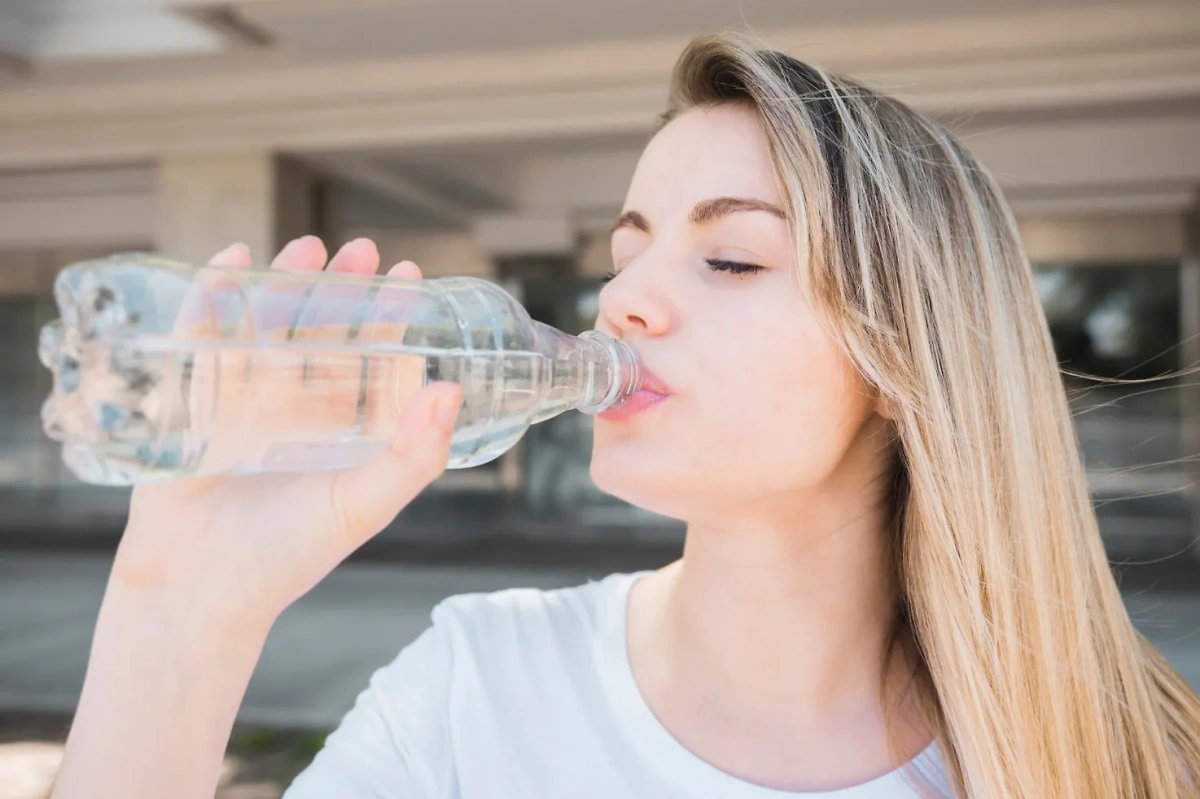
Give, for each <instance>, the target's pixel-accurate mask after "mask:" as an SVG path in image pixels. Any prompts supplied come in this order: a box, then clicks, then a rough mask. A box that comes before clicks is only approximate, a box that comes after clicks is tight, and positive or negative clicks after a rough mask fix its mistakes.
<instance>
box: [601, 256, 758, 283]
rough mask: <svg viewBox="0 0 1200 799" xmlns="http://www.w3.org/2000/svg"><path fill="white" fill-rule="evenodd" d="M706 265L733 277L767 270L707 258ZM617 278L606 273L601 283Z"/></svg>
mask: <svg viewBox="0 0 1200 799" xmlns="http://www.w3.org/2000/svg"><path fill="white" fill-rule="evenodd" d="M704 263H706V264H708V268H709V269H711V270H713V271H714V272H728V273H729V274H731V275H753V274H757V273H759V272H761V271H763V270H764V269H766V267H765V266H759V265H757V264H748V263H743V262H742V261H726V260H724V259H722V258H706V259H705V260H704ZM616 276H617V273H616V272H614V271H609V272H606V273H605V274H604V277H602V278H600V282H602V283H607V282H609V281H610V280H612V279H613V278H614V277H616Z"/></svg>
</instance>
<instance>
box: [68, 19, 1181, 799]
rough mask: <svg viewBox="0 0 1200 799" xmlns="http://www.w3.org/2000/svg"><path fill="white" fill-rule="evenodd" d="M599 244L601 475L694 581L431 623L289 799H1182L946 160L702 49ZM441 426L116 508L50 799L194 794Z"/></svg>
mask: <svg viewBox="0 0 1200 799" xmlns="http://www.w3.org/2000/svg"><path fill="white" fill-rule="evenodd" d="M612 246H613V260H614V265H615V272H614V276H613V279H612V280H611V282H610V283H609V284H608V285H607V286H606V287H605V289H604V290H603V293H602V294H601V301H600V302H601V306H600V320H599V322H598V326H599V327H601V328H602V329H604V330H606V331H607V332H609V333H612V334H613V335H616V336H619V337H621V338H623V339H625V340H627V341H629V342H630V343H631V344H632V345H633V346H634V347H635V348H636V349H637V350H638V351H639V352H640V354H641V356H642V357H643V359H644V360H645V363H646V365H647V366H648V368H649V369H650V370H652V371H653V372H655V373H656V374H657V378H656V379H654V380H652V381H651V383H650V387H651V388H652V389H653V390H654V391H655V392H656V393H657V394H658V395H660V400H659V401H657V402H655V403H654V404H652V405H651V406H650V407H648V408H647V409H646V410H644V411H642V412H641V413H638V414H635V415H633V416H630V417H628V418H619V417H618V418H601V419H599V420H598V421H597V423H596V433H595V452H594V455H593V462H592V474H593V477H594V479H595V481H596V482H597V484H598V485H599V486H600V487H601V488H603V489H605V490H606V491H608V492H610V493H612V494H615V495H617V496H619V497H621V498H623V499H626V500H628V501H630V502H632V503H635V504H637V505H639V506H642V507H645V508H648V509H650V510H653V511H657V512H659V513H663V514H667V515H670V516H674V517H677V518H680V519H683V520H686V521H687V523H688V533H687V539H686V544H685V547H684V554H683V557H682V558H681V559H680V560H679V561H678V562H676V563H674V564H672V565H670V566H668V567H666V568H664V569H661V570H659V571H657V572H653V573H650V574H642V575H614V576H613V577H610V578H608V579H606V580H604V581H601V582H598V583H592V584H589V585H586V586H582V587H579V588H575V589H570V590H565V591H555V592H536V591H510V592H503V593H500V594H495V595H491V596H465V597H457V598H452V599H450V600H447V601H446V602H444V603H442V604H441V605H440V606H439V607H438V608H437V610H435V612H434V614H433V625H432V627H430V628H429V629H428V630H427V631H426V632H425V633H424V634H423V635H422V636H421V637H420V638H419V639H418V640H417V641H416V642H415V643H413V644H412V645H411V646H409V647H408V648H406V649H405V650H404V651H403V652H401V654H400V656H399V658H398V659H397V660H396V661H395V662H394V663H392V664H391V665H389V666H387V667H385V668H383V669H381V670H380V671H379V672H378V673H377V674H376V675H375V677H374V678H373V679H372V681H371V686H370V687H369V688H368V689H367V690H366V691H365V692H364V693H363V694H362V696H361V697H360V698H359V701H358V703H357V704H356V706H355V708H354V709H353V710H352V711H351V713H350V714H349V715H348V716H347V717H346V719H345V720H344V722H343V724H342V726H341V728H340V729H339V730H338V731H337V732H335V733H334V734H333V735H332V736H331V737H330V738H329V740H328V742H327V745H326V748H325V750H324V751H323V752H322V753H321V754H320V755H318V757H317V758H316V760H315V761H314V763H313V765H312V766H311V767H310V768H309V770H308V771H307V772H306V773H305V774H303V775H302V776H301V777H300V778H299V779H298V780H297V782H296V783H295V785H294V786H293V787H292V789H291V790H290V792H289V793H288V797H290V798H291V799H310V797H324V796H337V797H342V798H343V799H359V798H360V797H363V798H365V797H389V798H390V797H396V798H397V799H400V798H401V797H403V798H404V799H409V798H410V797H419V796H428V797H433V796H438V797H480V796H487V797H518V796H520V797H530V796H545V797H561V796H595V797H615V796H644V797H676V796H678V797H682V796H714V797H746V798H747V799H749V798H750V797H782V796H789V795H793V793H799V795H804V793H803V792H817V793H815V794H810V795H819V796H824V797H841V799H851V798H854V799H865V798H866V797H883V796H888V797H891V796H955V797H968V796H970V797H1088V798H1091V797H1153V799H1168V798H1169V797H1183V796H1190V795H1194V783H1193V779H1194V778H1195V776H1196V775H1197V774H1198V773H1200V702H1198V701H1197V697H1196V695H1195V694H1194V693H1193V692H1192V691H1191V689H1190V688H1189V687H1188V686H1187V685H1186V684H1185V683H1184V681H1183V680H1182V679H1181V678H1180V677H1179V676H1178V675H1177V674H1176V673H1175V671H1173V670H1172V669H1171V667H1170V666H1168V665H1167V663H1166V662H1165V661H1164V660H1163V659H1162V658H1161V657H1160V656H1159V654H1158V653H1157V652H1155V651H1154V650H1153V649H1152V648H1150V647H1149V646H1148V645H1147V644H1146V642H1145V641H1144V640H1143V639H1142V638H1141V636H1140V635H1138V633H1137V632H1135V630H1134V628H1133V627H1132V625H1131V624H1130V621H1129V618H1128V616H1127V615H1126V612H1125V610H1124V607H1123V605H1122V602H1121V597H1120V595H1119V594H1118V592H1117V588H1116V586H1115V584H1114V580H1113V577H1112V575H1111V573H1110V571H1109V568H1108V564H1107V562H1106V560H1105V554H1104V550H1103V547H1102V545H1101V541H1100V537H1099V535H1098V533H1097V528H1096V520H1095V517H1094V515H1093V511H1092V507H1091V505H1090V502H1089V496H1088V491H1087V486H1086V483H1085V479H1084V472H1083V468H1082V466H1081V464H1080V459H1079V455H1078V453H1077V450H1076V443H1075V437H1074V434H1073V431H1072V426H1071V419H1070V417H1069V414H1068V409H1067V403H1066V400H1065V397H1064V392H1063V386H1062V382H1061V380H1060V377H1059V374H1058V371H1057V367H1056V362H1055V358H1054V352H1053V349H1052V346H1051V341H1050V337H1049V335H1048V332H1047V328H1046V324H1045V320H1044V318H1043V316H1042V313H1041V310H1040V306H1039V303H1038V297H1037V294H1036V292H1035V290H1034V287H1033V282H1032V279H1031V273H1030V268H1029V265H1028V263H1027V261H1026V259H1025V256H1024V254H1023V253H1022V250H1021V246H1020V243H1019V241H1018V238H1017V232H1016V229H1015V227H1014V225H1013V221H1012V218H1011V216H1010V214H1009V212H1008V210H1007V208H1006V206H1005V205H1004V202H1003V200H1002V198H1001V195H1000V192H999V190H998V189H997V187H996V184H995V183H994V182H993V180H992V179H991V178H990V176H989V175H988V174H987V172H986V171H985V170H984V169H983V168H982V167H981V166H980V165H979V164H978V163H977V162H976V161H975V160H974V158H973V157H972V156H971V155H970V153H968V152H967V151H966V150H965V149H964V148H963V146H962V145H961V144H960V143H958V142H957V141H955V140H954V139H953V137H952V136H950V135H949V134H948V133H947V132H946V131H945V130H944V129H943V128H942V127H940V126H939V125H938V124H936V123H934V122H932V121H931V120H929V119H928V118H926V117H924V116H922V115H920V114H918V113H916V112H914V111H912V110H911V109H909V108H907V107H905V106H904V105H903V104H901V103H899V102H897V101H895V100H893V99H890V98H888V97H884V96H881V95H879V94H876V93H874V92H872V91H870V90H868V89H865V88H863V87H862V86H859V85H858V84H856V83H853V82H851V81H849V80H846V79H844V78H840V77H837V76H834V75H830V74H828V73H826V72H823V71H821V70H819V69H816V68H814V67H810V66H807V65H805V64H802V63H800V62H798V61H795V60H793V59H791V58H788V57H786V56H783V55H781V54H778V53H773V52H770V51H765V50H756V49H755V48H754V46H752V45H751V44H748V43H744V42H742V41H740V40H738V39H735V38H730V37H716V38H705V39H700V40H698V41H696V42H693V43H692V44H691V45H690V46H689V47H688V49H687V50H686V52H685V53H684V54H683V56H682V58H681V59H680V61H679V63H678V65H677V68H676V72H675V76H674V81H673V85H672V94H671V103H670V110H669V111H668V113H667V114H666V116H665V119H664V125H663V126H662V127H661V129H660V130H659V132H658V133H657V134H656V135H655V137H654V138H653V140H652V141H651V142H650V143H649V145H648V146H647V148H646V151H645V153H644V154H643V156H642V158H641V160H640V162H639V164H638V167H637V170H636V174H635V175H634V178H633V182H632V185H631V186H630V189H629V194H628V197H627V200H626V204H625V210H624V212H623V213H622V214H621V216H620V218H619V219H618V221H617V224H616V226H615V228H614V232H613V243H612ZM219 260H220V261H221V262H223V263H226V264H231V265H235V264H236V265H243V266H244V265H248V264H249V263H250V255H249V253H248V252H246V250H245V248H243V247H238V246H235V247H232V248H230V249H229V250H227V251H225V252H224V253H222V254H221V255H220V256H219ZM324 261H325V253H324V251H323V249H322V248H321V246H320V244H319V242H317V241H315V240H313V239H302V240H298V241H295V242H292V243H291V244H289V245H288V247H286V248H285V249H284V250H283V252H282V253H280V255H279V256H278V258H277V259H276V261H275V265H276V266H282V267H287V268H292V269H319V268H321V267H322V265H323V264H324ZM377 266H378V255H377V253H376V251H375V250H374V248H373V246H372V245H371V244H370V242H365V241H356V242H352V243H350V244H349V245H347V246H346V247H344V248H343V249H342V250H341V251H340V252H339V253H338V254H337V255H336V256H334V258H333V259H332V261H331V262H330V263H329V266H328V268H330V269H335V270H340V271H346V272H355V273H371V272H374V271H375V270H376V268H377ZM393 272H394V273H398V274H401V275H406V276H409V277H415V276H418V275H419V272H418V271H417V269H416V267H415V265H413V264H411V263H404V264H401V265H399V266H398V267H396V268H394V269H393ZM457 404H458V394H457V393H456V389H455V388H454V387H453V386H447V385H435V386H431V387H429V388H427V389H425V390H424V391H423V393H421V394H420V395H419V397H418V399H417V400H415V401H413V402H412V403H411V404H410V406H409V407H408V408H407V409H406V411H405V413H404V415H403V418H402V420H401V422H400V426H399V430H398V432H397V434H396V439H395V446H394V447H392V448H391V449H390V450H389V451H388V452H387V453H385V454H384V455H382V456H381V457H380V458H379V459H377V460H376V461H374V462H372V463H370V464H368V465H366V466H364V467H361V468H358V469H354V470H350V471H346V472H340V473H335V474H313V475H305V476H302V477H267V476H264V477H251V478H245V477H241V478H232V479H203V480H190V481H181V482H178V483H174V484H170V485H161V486H154V487H141V488H138V489H137V491H136V492H135V494H134V499H133V503H132V508H131V513H130V520H129V525H128V529H127V531H126V533H125V536H124V538H123V540H122V543H121V547H120V552H119V553H118V557H117V560H116V562H115V564H114V567H113V573H112V576H111V579H110V583H109V587H108V591H107V594H106V596H105V599H104V604H103V608H102V610H101V613H100V618H99V622H98V627H97V632H96V639H95V644H94V649H93V652H92V658H91V663H90V666H89V670H88V676H87V681H86V684H85V687H84V693H83V697H82V700H81V703H80V706H79V710H78V715H77V717H76V721H75V725H74V728H73V729H72V732H71V736H70V740H69V742H68V746H67V754H66V758H65V761H64V764H63V768H62V771H61V773H60V777H59V782H58V785H57V788H56V792H55V796H56V797H59V799H69V798H71V797H84V796H88V797H91V796H121V797H124V798H125V799H138V798H140V797H147V798H148V797H155V798H156V799H157V798H158V797H163V796H171V797H202V796H211V795H212V792H213V789H214V785H215V783H216V780H217V774H218V769H219V765H220V761H221V755H222V750H223V748H224V746H225V743H226V740H227V736H228V734H229V731H230V727H231V724H232V721H233V718H234V714H235V711H236V708H237V705H238V703H239V701H240V698H241V695H242V692H243V690H244V688H245V686H246V682H247V680H248V679H249V675H250V672H251V670H252V668H253V666H254V663H255V660H256V658H257V656H258V654H259V651H260V647H261V646H262V643H263V639H264V637H265V635H266V632H267V630H268V628H269V627H270V625H271V623H272V621H273V620H274V618H275V617H276V616H277V615H278V614H279V613H280V612H281V611H282V610H283V609H284V608H285V607H286V606H287V605H288V604H289V603H290V602H291V601H293V600H294V599H295V598H296V597H298V596H300V595H301V594H303V593H304V592H305V591H306V590H308V589H309V588H310V587H311V586H312V585H313V584H314V583H316V582H317V581H318V580H320V579H321V577H323V576H324V575H325V574H326V573H327V572H328V571H329V570H330V569H332V568H333V567H334V566H335V565H336V564H337V563H338V562H340V561H341V560H342V559H343V558H344V557H346V556H347V555H348V554H349V553H350V552H351V551H352V550H354V549H355V548H356V547H357V546H359V545H360V544H361V543H362V542H363V541H365V540H366V539H367V538H369V537H370V536H371V535H373V534H374V533H375V532H376V531H378V530H379V529H380V528H381V527H383V526H384V525H385V524H386V523H388V522H389V521H390V520H391V519H392V518H393V516H394V514H395V513H396V512H397V511H398V510H399V509H400V508H401V507H402V506H403V505H404V504H405V503H406V502H407V501H408V500H409V499H411V498H412V496H413V495H415V494H416V493H417V492H418V491H419V490H420V489H421V488H422V487H423V486H424V485H426V484H427V483H428V482H429V481H431V480H432V479H433V478H435V477H436V476H437V475H438V474H439V473H440V471H441V469H442V466H443V464H444V462H445V459H446V456H447V447H448V436H449V431H450V429H451V426H452V423H453V418H454V415H455V412H456V408H457ZM180 528H183V529H180Z"/></svg>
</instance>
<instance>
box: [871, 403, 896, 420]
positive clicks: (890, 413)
mask: <svg viewBox="0 0 1200 799" xmlns="http://www.w3.org/2000/svg"><path fill="white" fill-rule="evenodd" d="M899 411H900V409H899V408H898V407H897V405H896V401H895V400H894V399H892V398H891V397H880V398H879V400H878V401H877V402H876V403H875V413H877V414H879V415H880V416H882V417H883V418H884V419H887V420H888V421H889V422H894V421H896V417H897V416H899V415H900V414H899Z"/></svg>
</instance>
